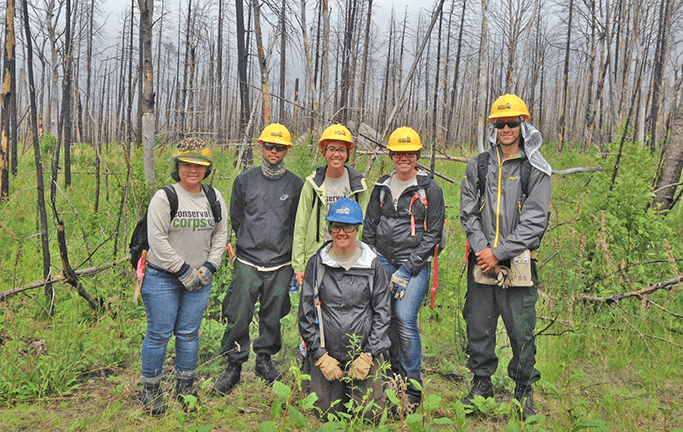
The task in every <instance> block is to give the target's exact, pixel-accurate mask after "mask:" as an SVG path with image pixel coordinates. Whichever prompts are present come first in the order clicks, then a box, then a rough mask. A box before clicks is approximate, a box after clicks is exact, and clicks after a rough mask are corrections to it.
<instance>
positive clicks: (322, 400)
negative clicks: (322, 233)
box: [299, 198, 391, 418]
mask: <svg viewBox="0 0 683 432" xmlns="http://www.w3.org/2000/svg"><path fill="white" fill-rule="evenodd" d="M327 221H328V230H329V232H330V234H331V235H332V242H331V243H326V244H325V245H324V246H323V247H322V248H321V249H320V251H318V253H317V254H316V255H314V256H313V257H312V258H311V259H310V260H309V261H308V265H307V266H306V271H305V276H304V281H303V282H304V283H303V288H302V290H301V299H300V302H299V332H300V333H301V336H302V337H303V339H304V342H305V343H306V347H307V353H306V358H305V359H304V366H303V369H304V372H305V373H307V374H310V376H311V381H310V383H307V385H306V386H305V390H306V391H307V392H308V393H311V392H315V393H316V394H317V395H318V401H317V402H316V406H317V407H318V408H320V410H321V411H322V412H323V413H326V412H329V413H336V412H338V411H341V410H343V409H344V403H346V402H347V401H348V400H349V398H350V397H352V398H354V399H355V400H356V401H357V402H358V403H361V401H362V398H363V396H365V395H366V394H368V392H370V395H369V396H370V397H369V400H371V401H373V400H374V403H375V404H376V405H377V406H376V407H375V408H372V409H370V410H369V411H368V414H367V415H368V416H370V417H373V416H374V417H375V418H378V416H379V415H380V414H381V411H382V410H383V408H384V399H385V394H384V389H383V382H382V381H383V380H382V379H381V378H380V375H381V373H382V372H381V370H380V364H381V362H382V361H381V359H382V356H383V353H385V352H386V351H387V350H388V349H389V345H390V342H389V335H388V329H389V323H390V321H391V300H390V291H389V280H388V278H387V275H386V273H385V271H384V269H383V267H382V264H381V263H380V261H379V259H378V258H377V254H375V253H374V252H373V251H372V249H370V247H369V246H368V245H366V244H364V243H361V242H360V241H357V240H356V236H357V235H358V225H359V224H362V223H363V212H362V210H361V208H360V206H359V205H358V203H356V202H355V201H354V200H351V199H348V198H342V199H340V200H338V201H337V202H336V203H335V204H333V205H332V206H331V207H330V210H329V212H328V214H327ZM354 338H355V339H357V343H358V346H357V347H356V348H355V349H354V347H353V346H352V345H353V339H354ZM353 356H355V359H354V358H353ZM347 367H348V371H347V372H346V373H345V372H344V370H345V369H346V368H347ZM344 376H348V377H349V378H351V380H347V379H342V378H344ZM335 401H338V402H337V403H334V402H335Z"/></svg>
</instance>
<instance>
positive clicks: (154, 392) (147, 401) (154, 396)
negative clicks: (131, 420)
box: [141, 382, 166, 417]
mask: <svg viewBox="0 0 683 432" xmlns="http://www.w3.org/2000/svg"><path fill="white" fill-rule="evenodd" d="M141 399H142V406H143V408H144V409H145V410H147V411H149V413H150V414H152V415H153V416H155V417H156V416H160V415H162V414H164V413H165V412H166V404H165V403H164V394H163V392H162V391H161V382H159V383H156V384H144V383H143V388H142V397H141Z"/></svg>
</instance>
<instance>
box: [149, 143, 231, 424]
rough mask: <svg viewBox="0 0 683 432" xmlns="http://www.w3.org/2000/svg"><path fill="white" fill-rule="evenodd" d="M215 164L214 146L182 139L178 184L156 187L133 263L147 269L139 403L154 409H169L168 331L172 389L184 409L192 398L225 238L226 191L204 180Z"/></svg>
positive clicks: (175, 173)
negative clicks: (142, 249)
mask: <svg viewBox="0 0 683 432" xmlns="http://www.w3.org/2000/svg"><path fill="white" fill-rule="evenodd" d="M212 166H213V160H212V159H211V150H209V149H208V148H207V147H206V145H205V143H204V141H202V140H201V139H199V138H187V139H185V140H183V141H181V142H180V143H179V144H178V148H177V150H176V152H175V153H174V154H173V156H172V159H171V176H172V177H173V178H174V179H175V180H176V181H177V183H175V184H173V185H169V186H165V187H164V188H162V189H159V190H158V191H157V192H156V194H155V195H154V196H153V197H152V199H151V200H150V202H149V207H148V209H147V219H146V221H147V227H146V228H147V229H146V231H147V235H146V238H147V240H148V242H149V245H148V246H149V247H148V251H147V254H146V256H144V255H143V256H142V258H141V259H140V261H141V263H138V269H139V271H140V273H141V275H144V276H143V279H142V286H141V291H140V292H141V294H142V299H143V301H144V303H145V315H146V317H147V331H146V333H145V339H144V341H143V343H142V355H141V361H142V383H143V391H142V403H143V407H144V408H145V410H146V411H148V412H150V413H151V414H152V415H161V414H163V413H164V412H165V411H166V404H165V402H164V398H163V391H162V389H161V381H162V377H163V365H164V358H165V356H166V347H167V345H168V341H169V339H170V337H171V336H172V335H175V337H176V341H175V351H176V355H175V374H176V379H177V383H176V396H177V398H178V400H179V401H180V402H181V404H183V405H184V407H185V408H189V407H188V404H187V402H186V400H185V397H184V396H189V395H192V396H195V397H197V392H196V389H195V385H194V384H195V369H196V368H197V356H198V349H199V348H198V347H199V345H198V340H199V327H200V325H201V322H202V317H203V315H204V309H205V308H206V304H207V302H208V300H209V294H210V293H211V285H212V284H213V274H214V273H215V272H216V269H217V268H218V266H219V265H220V263H221V259H222V256H223V253H224V252H225V245H226V244H227V240H228V225H227V222H226V217H225V215H227V208H226V205H225V201H224V200H223V196H222V195H221V193H220V192H219V191H218V190H217V189H215V188H213V187H212V186H209V185H206V184H203V183H201V182H202V180H203V179H204V178H206V176H207V175H208V173H210V172H211V168H212ZM145 257H146V262H145ZM143 271H144V273H142V272H143Z"/></svg>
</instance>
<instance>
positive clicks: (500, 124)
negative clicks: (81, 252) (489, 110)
mask: <svg viewBox="0 0 683 432" xmlns="http://www.w3.org/2000/svg"><path fill="white" fill-rule="evenodd" d="M520 124H522V121H521V120H510V121H506V122H504V121H497V122H493V127H495V128H496V129H503V128H504V127H505V126H506V125H507V127H509V128H510V129H514V128H516V127H517V126H519V125H520Z"/></svg>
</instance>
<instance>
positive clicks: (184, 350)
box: [141, 267, 213, 378]
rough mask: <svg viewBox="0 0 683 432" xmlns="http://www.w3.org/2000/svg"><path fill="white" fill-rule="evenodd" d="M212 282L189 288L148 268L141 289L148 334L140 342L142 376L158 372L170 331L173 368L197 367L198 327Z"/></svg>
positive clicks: (156, 374) (189, 368) (150, 375)
mask: <svg viewBox="0 0 683 432" xmlns="http://www.w3.org/2000/svg"><path fill="white" fill-rule="evenodd" d="M212 283H213V278H212V280H211V281H209V283H208V284H207V285H206V286H204V287H203V288H201V289H198V290H196V291H188V290H186V289H185V287H184V286H183V284H182V283H180V281H179V280H178V278H177V277H175V276H173V275H172V274H169V273H166V272H162V271H159V270H156V269H153V268H150V267H147V270H146V271H145V280H144V282H143V283H142V291H141V293H142V298H143V300H144V302H145V313H146V314H147V333H146V334H145V340H144V342H143V343H142V376H143V377H144V378H154V377H157V376H159V375H161V372H162V369H163V365H164V357H165V356H166V345H168V341H169V340H170V339H171V335H173V334H175V337H176V357H175V367H176V370H177V371H181V372H182V371H188V370H194V369H196V367H197V354H198V352H199V326H200V325H201V323H202V318H203V316H204V309H206V303H207V302H208V300H209V294H210V293H211V284H212Z"/></svg>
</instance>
